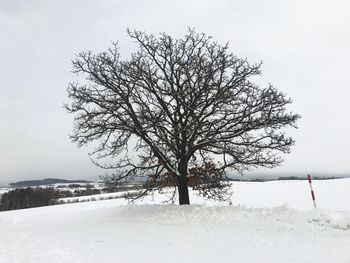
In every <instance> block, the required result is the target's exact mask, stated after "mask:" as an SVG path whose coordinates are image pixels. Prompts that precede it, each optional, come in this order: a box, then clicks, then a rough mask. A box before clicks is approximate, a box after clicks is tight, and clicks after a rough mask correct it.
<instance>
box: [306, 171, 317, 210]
mask: <svg viewBox="0 0 350 263" xmlns="http://www.w3.org/2000/svg"><path fill="white" fill-rule="evenodd" d="M307 179H308V180H309V185H310V191H311V197H312V202H313V203H314V208H316V200H315V193H314V190H313V189H312V183H311V176H310V175H309V174H308V175H307Z"/></svg>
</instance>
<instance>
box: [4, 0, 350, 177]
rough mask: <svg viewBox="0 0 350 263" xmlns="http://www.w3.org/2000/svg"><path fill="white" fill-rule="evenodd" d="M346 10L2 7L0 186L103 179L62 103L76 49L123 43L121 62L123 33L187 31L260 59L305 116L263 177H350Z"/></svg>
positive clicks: (37, 3)
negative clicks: (76, 140)
mask: <svg viewBox="0 0 350 263" xmlns="http://www.w3.org/2000/svg"><path fill="white" fill-rule="evenodd" d="M349 14H350V2H349V1H347V0H344V1H341V0H329V1H324V0H317V1H307V0H286V1H279V0H276V1H272V0H255V1H247V0H240V1H236V0H227V1H221V0H213V1H203V0H192V1H191V0H186V1H182V0H180V1H164V0H151V1H150V0H148V1H141V0H140V1H132V0H129V1H121V0H120V1H116V0H110V1H108V0H99V1H92V0H91V1H87V0H76V1H73V0H60V1H54V0H52V1H50V0H1V1H0V77H1V78H0V81H1V82H0V89H1V90H0V91H1V92H0V181H15V180H21V179H32V178H38V179H39V178H46V177H60V178H94V177H95V178H97V177H98V175H100V174H103V173H105V172H104V171H101V170H99V169H97V168H95V167H94V166H93V165H92V164H91V163H90V159H89V157H88V156H87V152H88V149H86V148H80V149H79V148H77V147H76V145H75V144H73V143H71V142H70V139H69V136H68V135H69V134H70V133H71V131H72V125H73V121H72V116H70V115H69V114H68V113H66V111H65V110H64V109H63V107H62V104H63V103H64V102H68V100H67V95H66V88H67V85H68V83H69V82H70V81H73V80H74V79H75V76H74V74H72V73H71V69H72V67H71V59H72V58H73V57H74V54H75V53H78V52H80V51H83V50H88V49H89V50H93V51H103V50H105V49H107V48H108V47H109V46H110V42H111V41H115V40H119V43H120V47H121V53H122V54H124V55H125V56H127V55H128V54H130V52H131V51H132V50H134V48H135V45H134V44H133V43H132V42H131V41H130V40H129V39H128V38H127V36H126V32H125V31H126V29H127V27H129V28H136V29H141V30H144V31H146V32H148V33H154V34H157V33H158V32H161V31H162V32H163V31H165V32H167V33H169V34H172V35H174V36H176V37H181V36H182V35H184V33H185V32H186V30H187V27H188V26H190V27H195V28H196V30H197V31H201V32H205V33H207V34H209V35H212V36H213V37H214V39H215V40H217V41H219V42H221V43H225V42H227V41H229V42H230V47H231V51H232V52H233V53H235V54H236V55H237V56H238V57H242V58H247V59H248V60H249V61H250V62H251V63H254V62H259V61H260V60H262V61H263V62H264V64H263V67H262V70H263V74H262V76H261V78H260V79H259V83H265V84H267V83H269V82H270V83H272V84H273V85H274V86H275V87H276V88H278V89H279V90H281V91H283V92H285V93H287V94H288V96H289V97H291V98H292V99H293V101H294V102H293V104H292V105H291V107H290V109H291V110H293V111H294V112H297V113H299V114H301V115H302V119H301V120H300V121H299V122H298V126H299V129H298V130H293V131H291V132H290V134H291V135H293V136H294V138H295V139H296V145H295V147H293V148H292V153H291V154H290V155H287V156H285V157H284V159H285V163H284V164H283V165H282V166H281V167H278V168H277V169H275V170H274V171H271V172H273V173H285V172H288V173H303V174H306V173H314V174H315V173H329V174H330V173H332V174H333V173H349V172H350V155H349V149H350V140H349V131H350V117H349V113H350V110H349V107H350V103H349V99H350V89H349V75H350V74H349V70H350V16H349Z"/></svg>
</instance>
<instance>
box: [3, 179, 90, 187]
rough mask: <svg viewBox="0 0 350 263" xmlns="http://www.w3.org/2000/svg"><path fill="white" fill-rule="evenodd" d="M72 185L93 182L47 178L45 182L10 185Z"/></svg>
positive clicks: (35, 181) (14, 185)
mask: <svg viewBox="0 0 350 263" xmlns="http://www.w3.org/2000/svg"><path fill="white" fill-rule="evenodd" d="M71 183H81V184H86V183H91V181H86V180H65V179H57V178H46V179H43V180H30V181H19V182H15V183H9V185H11V186H13V187H30V186H39V185H51V184H71Z"/></svg>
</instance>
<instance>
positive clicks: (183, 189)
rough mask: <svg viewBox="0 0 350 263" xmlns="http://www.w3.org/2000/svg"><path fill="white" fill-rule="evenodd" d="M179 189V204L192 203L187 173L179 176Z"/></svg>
mask: <svg viewBox="0 0 350 263" xmlns="http://www.w3.org/2000/svg"><path fill="white" fill-rule="evenodd" d="M177 189H178V191H179V204H180V205H189V204H190V197H189V195H188V186H187V175H186V177H184V176H181V177H179V178H178V186H177Z"/></svg>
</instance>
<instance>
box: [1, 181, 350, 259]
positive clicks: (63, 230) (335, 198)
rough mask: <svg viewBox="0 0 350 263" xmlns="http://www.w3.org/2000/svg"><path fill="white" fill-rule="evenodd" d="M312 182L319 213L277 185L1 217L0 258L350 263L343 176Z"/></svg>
mask: <svg viewBox="0 0 350 263" xmlns="http://www.w3.org/2000/svg"><path fill="white" fill-rule="evenodd" d="M313 184H314V189H315V192H316V198H317V201H318V206H319V208H318V209H312V202H311V199H310V193H309V189H308V184H307V181H282V182H281V181H276V182H265V183H243V182H237V183H234V184H233V189H232V190H233V195H232V204H233V205H232V206H229V205H227V203H221V204H220V203H214V202H211V201H203V200H202V199H200V198H198V197H195V196H193V193H192V194H191V195H192V203H196V204H195V205H191V206H181V207H180V206H177V205H159V203H160V202H161V200H162V199H164V197H163V196H158V195H155V196H154V197H152V196H148V197H147V198H145V199H144V200H143V201H141V202H138V203H137V204H136V205H127V203H126V201H124V200H122V199H113V200H105V201H95V202H85V203H76V204H67V205H57V206H50V207H42V208H33V209H25V210H17V211H8V212H0V262H1V263H12V262H18V263H22V262H26V263H27V262H33V263H34V262H35V263H41V262H74V263H80V262H84V263H85V262H87V263H89V262H177V263H179V262H191V263H192V262H238V263H240V262H242V263H243V262H247V263H248V262H259V263H265V262H269V263H274V262H298V263H303V262H305V263H306V262H310V263H311V262H318V263H320V262H321V263H322V262H327V263H328V262H336V263H349V262H350V249H349V248H350V212H349V211H350V196H349V195H350V191H349V190H350V179H340V180H327V181H314V183H313ZM153 199H154V201H152V200H153ZM283 204H284V205H283ZM296 208H297V209H296Z"/></svg>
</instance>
